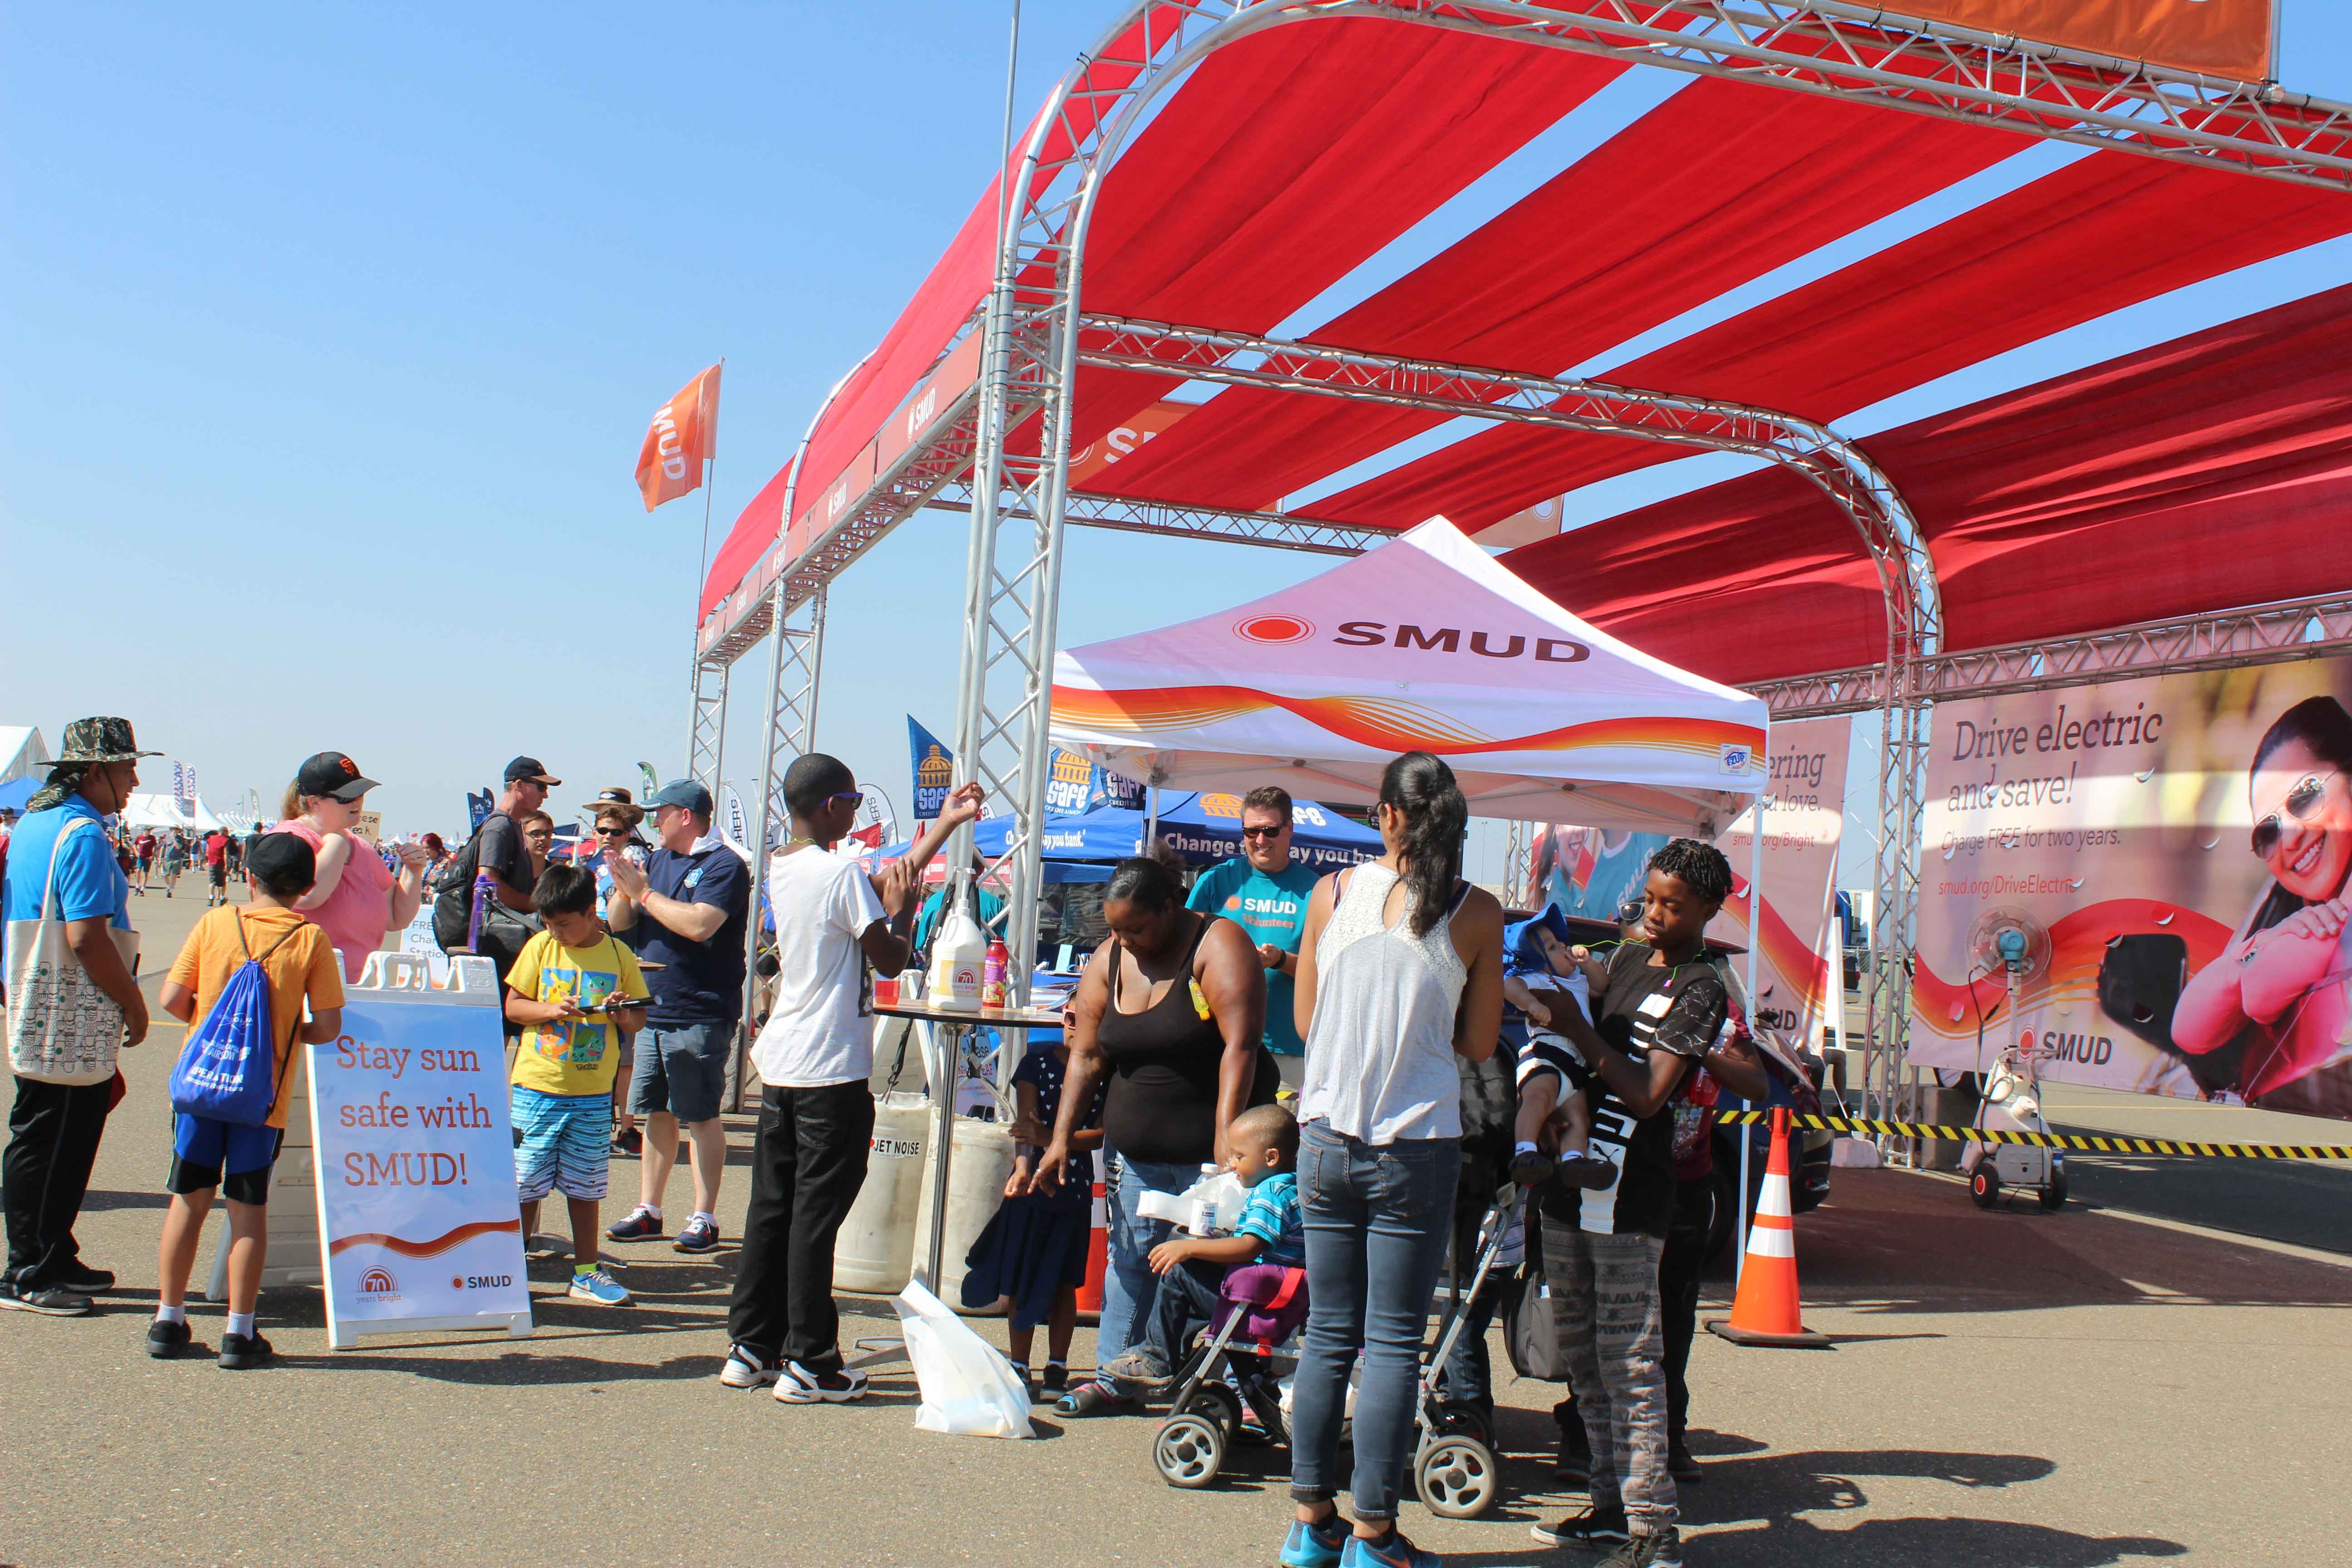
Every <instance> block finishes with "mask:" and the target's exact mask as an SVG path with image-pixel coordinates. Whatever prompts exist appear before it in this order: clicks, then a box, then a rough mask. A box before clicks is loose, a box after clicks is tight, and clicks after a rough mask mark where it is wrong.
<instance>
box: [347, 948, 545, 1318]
mask: <svg viewBox="0 0 2352 1568" xmlns="http://www.w3.org/2000/svg"><path fill="white" fill-rule="evenodd" d="M500 1016H501V1013H500V1008H499V982H498V974H497V972H496V971H495V970H494V969H492V967H491V965H490V961H489V960H488V959H487V958H477V957H474V956H472V955H470V954H467V955H463V956H459V957H457V958H454V959H452V960H451V961H450V984H449V985H448V987H447V988H446V989H441V990H436V989H435V988H433V986H432V984H431V983H430V980H429V978H428V976H427V973H426V970H425V965H424V964H423V963H421V962H419V961H418V960H417V959H415V958H414V957H412V956H410V955H409V954H406V953H400V952H377V953H373V954H371V955H369V958H368V963H367V968H366V969H365V970H364V971H363V972H362V974H361V976H360V980H359V983H358V984H354V985H352V986H349V987H347V988H346V989H345V992H344V997H343V1027H342V1033H341V1035H340V1036H339V1037H337V1038H335V1039H333V1040H331V1041H329V1042H328V1043H326V1044H324V1045H315V1046H312V1047H310V1145H311V1152H312V1161H313V1163H314V1165H315V1167H316V1169H317V1171H318V1193H319V1206H318V1215H319V1231H318V1236H319V1243H318V1245H319V1256H320V1258H321V1259H322V1260H323V1262H324V1273H325V1284H326V1294H327V1342H328V1343H329V1344H331V1345H332V1346H334V1347H335V1348H336V1349H338V1350H342V1349H346V1348H348V1347H350V1346H351V1345H353V1344H355V1343H357V1342H358V1339H359V1336H360V1335H362V1334H390V1333H412V1332H416V1331H424V1330H440V1329H504V1330H506V1331H508V1332H509V1334H511V1335H513V1336H515V1337H516V1338H523V1337H526V1336H528V1335H529V1334H530V1331H531V1323H530V1286H529V1284H528V1282H527V1281H526V1279H525V1278H524V1275H523V1249H522V1248H523V1238H522V1211H521V1206H520V1204H519V1203H518V1202H517V1201H516V1197H515V1181H514V1133H513V1130H512V1123H511V1121H510V1120H509V1116H508V1110H507V1085H506V1036H505V1030H504V1028H503V1026H502V1025H501V1024H500V1022H499V1020H500Z"/></svg>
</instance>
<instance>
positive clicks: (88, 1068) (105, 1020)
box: [8, 817, 139, 1088]
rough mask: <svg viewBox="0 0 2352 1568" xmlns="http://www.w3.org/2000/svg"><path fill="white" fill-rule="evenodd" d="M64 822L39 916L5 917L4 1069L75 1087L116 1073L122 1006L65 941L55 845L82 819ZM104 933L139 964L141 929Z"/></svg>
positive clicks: (131, 965) (84, 823)
mask: <svg viewBox="0 0 2352 1568" xmlns="http://www.w3.org/2000/svg"><path fill="white" fill-rule="evenodd" d="M96 826H98V825H97V824H96V823H94V822H92V821H90V820H89V818H88V817H81V818H79V819H77V820H76V821H74V822H72V823H69V824H68V825H67V826H66V829H65V831H64V832H62V833H60V834H58V837H57V842H56V843H55V844H54V845H52V846H51V847H50V848H49V868H48V874H47V880H46V881H45V882H44V883H43V884H42V888H41V918H40V919H38V920H35V921H9V922H8V1070H9V1071H11V1072H13V1073H15V1074H16V1076H17V1077H18V1078H29V1079H34V1080H35V1081H36V1082H39V1083H61V1084H67V1085H69V1086H72V1087H75V1088H79V1087H81V1086H83V1085H86V1084H93V1083H105V1082H107V1081H108V1080H109V1079H112V1078H113V1077H114V1064H115V1058H116V1057H117V1056H118V1055H119V1054H120V1053H121V1049H122V1009H121V1007H118V1006H116V1005H115V1003H114V998H113V997H111V996H109V995H108V994H106V993H105V992H103V991H101V990H100V989H99V988H98V985H97V984H96V983H95V982H93V981H92V980H91V979H90V977H89V972H88V971H87V970H85V969H83V968H82V966H81V960H79V959H78V958H76V957H75V956H74V952H73V947H72V945H71V944H70V943H68V942H67V941H66V922H65V921H62V920H60V919H58V913H57V906H58V850H60V849H63V848H64V847H65V845H66V840H67V839H68V838H70V837H73V836H74V835H75V834H77V833H79V832H80V831H81V830H82V829H83V828H85V827H90V828H94V827H96ZM106 934H107V935H109V936H110V937H112V938H113V939H114V945H115V947H116V948H118V949H119V950H120V951H121V953H122V962H123V964H124V966H125V967H126V968H128V969H130V970H131V973H134V974H135V973H138V969H139V933H138V932H136V931H124V930H122V929H121V927H119V926H113V925H110V926H108V927H107V928H106Z"/></svg>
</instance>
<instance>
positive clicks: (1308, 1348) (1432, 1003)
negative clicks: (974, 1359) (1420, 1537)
mask: <svg viewBox="0 0 2352 1568" xmlns="http://www.w3.org/2000/svg"><path fill="white" fill-rule="evenodd" d="M1376 820H1377V821H1378V823H1379V826H1380V830H1381V843H1382V844H1383V845H1384V846H1385V847H1386V849H1387V853H1386V854H1384V855H1382V856H1381V858H1379V859H1378V860H1372V861H1367V862H1366V863H1365V864H1363V865H1361V866H1357V867H1354V868H1350V869H1349V870H1347V871H1344V872H1341V873H1340V874H1339V876H1338V877H1336V878H1330V877H1327V878H1325V879H1323V881H1322V882H1320V883H1319V884H1318V885H1317V887H1316V889H1315V896H1314V899H1313V901H1312V902H1311V903H1309V905H1308V906H1307V930H1306V932H1305V934H1304V937H1303V939H1302V941H1301V942H1300V944H1299V949H1300V962H1299V966H1298V987H1297V1021H1298V1032H1299V1033H1300V1034H1301V1035H1302V1036H1304V1037H1305V1038H1306V1041H1307V1062H1306V1082H1305V1084H1304V1085H1303V1087H1302V1088H1301V1089H1300V1090H1299V1096H1298V1120H1299V1123H1300V1127H1299V1139H1298V1197H1299V1203H1300V1206H1301V1207H1302V1208H1303V1209H1304V1211H1305V1214H1306V1220H1307V1300H1308V1301H1309V1303H1310V1306H1309V1308H1308V1316H1307V1335H1306V1343H1305V1346H1304V1348H1303V1350H1302V1351H1301V1352H1300V1356H1299V1363H1298V1376H1297V1382H1296V1383H1295V1384H1293V1405H1294V1411H1293V1420H1292V1423H1291V1426H1292V1432H1291V1483H1290V1495H1291V1499H1292V1500H1293V1501H1294V1502H1295V1503H1296V1504H1297V1522H1296V1523H1294V1524H1293V1525H1292V1527H1291V1533H1290V1539H1289V1540H1288V1541H1287V1542H1286V1543H1285V1546H1284V1552H1283V1557H1282V1560H1283V1561H1284V1562H1286V1563H1292V1562H1297V1563H1312V1562H1322V1563H1336V1562H1337V1561H1338V1560H1339V1552H1340V1550H1341V1548H1342V1546H1343V1544H1344V1535H1345V1529H1344V1526H1343V1524H1342V1521H1340V1520H1339V1515H1338V1512H1337V1508H1336V1505H1335V1504H1334V1502H1333V1501H1332V1498H1333V1494H1334V1492H1335V1491H1336V1490H1337V1489H1338V1479H1339V1478H1338V1474H1337V1472H1338V1468H1339V1463H1338V1461H1339V1425H1340V1417H1341V1415H1342V1405H1343V1402H1344V1401H1345V1398H1346V1395H1347V1387H1348V1372H1349V1367H1350V1365H1351V1364H1352V1363H1354V1361H1355V1358H1356V1352H1357V1350H1358V1349H1359V1348H1361V1349H1363V1350H1364V1352H1366V1353H1365V1362H1364V1373H1363V1378H1362V1380H1361V1383H1360V1386H1359V1387H1358V1389H1357V1393H1356V1420H1355V1450H1356V1458H1355V1473H1354V1475H1353V1477H1352V1478H1351V1479H1350V1481H1349V1492H1350V1494H1351V1500H1352V1503H1353V1507H1352V1510H1351V1511H1352V1512H1353V1513H1354V1515H1355V1519H1356V1529H1355V1533H1356V1534H1357V1536H1358V1537H1359V1538H1360V1539H1359V1542H1358V1543H1357V1545H1356V1548H1355V1551H1354V1553H1353V1559H1354V1561H1356V1562H1359V1563H1363V1564H1366V1565H1367V1568H1370V1565H1371V1564H1375V1563H1377V1564H1381V1568H1423V1565H1426V1564H1434V1563H1436V1562H1437V1559H1436V1558H1435V1557H1434V1556H1433V1554H1431V1553H1429V1552H1423V1551H1422V1550H1421V1549H1420V1548H1418V1547H1416V1546H1414V1545H1412V1542H1408V1541H1406V1540H1405V1539H1404V1538H1403V1537H1402V1536H1401V1535H1398V1534H1397V1533H1396V1505H1397V1494H1398V1491H1399V1490H1400V1489H1401V1488H1402V1483H1403V1479H1404V1467H1405V1461H1406V1458H1408V1457H1409V1455H1410V1454H1411V1452H1412V1432H1413V1391H1414V1388H1415V1385H1416V1384H1417V1382H1418V1378H1419V1371H1420V1354H1421V1342H1422V1333H1423V1328H1424V1327H1425V1325H1426V1324H1427V1321H1428V1316H1429V1303H1430V1298H1431V1296H1432V1295H1433V1293H1434V1291H1435V1290H1436V1288H1437V1273H1438V1269H1439V1267H1440V1266H1441V1265H1442V1264H1443V1263H1444V1258H1445V1242H1446V1236H1447V1232H1448V1231H1449V1229H1450V1228H1451V1226H1452V1222H1453V1215H1454V1179H1455V1177H1456V1175H1457V1174H1458V1173H1460V1169H1461V1163H1462V1149H1461V1142H1460V1140H1461V1136H1462V1117H1461V1088H1460V1085H1461V1078H1460V1075H1459V1073H1458V1072H1457V1071H1456V1069H1455V1068H1454V1057H1455V1055H1456V1054H1457V1053H1458V1054H1460V1055H1462V1056H1465V1057H1467V1058H1470V1059H1471V1060H1472V1061H1484V1060H1486V1058H1488V1057H1489V1056H1491V1055H1493V1054H1494V1050H1495V1046H1496V1039H1497V1037H1498V1035H1499V1032H1500V1029H1501V1026H1502V1018H1503V970H1502V961H1503V910H1502V907H1501V906H1500V905H1499V904H1497V903H1496V901H1495V898H1494V895H1492V894H1490V893H1487V892H1484V891H1482V890H1480V889H1475V888H1472V887H1470V886H1468V885H1467V884H1465V883H1464V882H1463V881H1462V880H1461V868H1462V836H1463V833H1464V831H1465V828H1466V827H1467V826H1468V820H1469V806H1468V804H1467V803H1466V802H1465V800H1464V799H1463V797H1462V791H1461V789H1460V788H1459V787H1458V786H1457V785H1456V784H1454V772H1453V770H1452V769H1451V768H1448V767H1447V766H1446V765H1445V764H1444V763H1442V762H1440V761H1439V760H1438V759H1437V758H1435V757H1433V756H1431V755H1430V754H1429V753H1428V752H1407V753H1406V754H1405V755H1403V756H1401V757H1399V758H1397V759H1396V760H1395V761H1393V762H1391V763H1389V765H1388V769H1387V771H1386V772H1385V773H1382V775H1381V798H1380V805H1379V806H1378V807H1377V808H1376Z"/></svg>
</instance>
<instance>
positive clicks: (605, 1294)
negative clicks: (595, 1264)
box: [567, 1268, 629, 1307]
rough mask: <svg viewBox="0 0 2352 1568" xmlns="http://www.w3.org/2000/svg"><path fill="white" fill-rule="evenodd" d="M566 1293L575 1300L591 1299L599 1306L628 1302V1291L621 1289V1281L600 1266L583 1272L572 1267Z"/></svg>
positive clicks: (622, 1305)
mask: <svg viewBox="0 0 2352 1568" xmlns="http://www.w3.org/2000/svg"><path fill="white" fill-rule="evenodd" d="M567 1294H568V1295H570V1296H571V1298H572V1300H575V1301H593V1302H594V1303H596V1305H598V1306H600V1307H625V1306H627V1305H628V1304H629V1293H628V1292H627V1291H626V1290H624V1289H621V1282H620V1281H619V1280H617V1279H614V1278H613V1277H612V1276H611V1275H610V1274H607V1273H605V1272H604V1270H603V1269H601V1268H592V1269H590V1270H589V1271H588V1272H587V1273H585V1274H583V1273H581V1272H580V1271H579V1270H577V1269H574V1270H573V1271H572V1289H571V1290H570V1291H568V1292H567Z"/></svg>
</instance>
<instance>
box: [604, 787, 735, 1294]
mask: <svg viewBox="0 0 2352 1568" xmlns="http://www.w3.org/2000/svg"><path fill="white" fill-rule="evenodd" d="M645 804H646V809H648V810H650V811H651V812H652V813H653V826H654V837H655V838H656V840H657V841H658V842H659V844H660V846H661V847H659V848H658V849H656V850H655V851H654V852H653V854H652V855H651V856H650V857H649V858H647V860H646V865H645V867H644V868H643V869H642V870H641V869H639V868H637V867H635V866H633V865H631V864H630V863H629V861H628V858H626V857H625V856H619V855H614V856H608V857H607V859H608V861H609V862H610V866H611V870H612V873H613V896H612V899H611V900H610V902H609V903H608V904H607V906H606V914H605V919H606V922H607V923H608V924H610V925H611V926H612V928H613V929H614V931H628V930H630V929H632V928H633V927H635V926H636V925H638V924H639V922H640V921H643V922H644V926H645V929H644V931H642V932H641V933H640V940H639V941H638V942H637V957H638V959H639V961H640V962H641V963H644V964H645V965H646V988H647V989H648V990H650V991H651V992H652V993H653V998H654V999H653V1005H652V1006H651V1007H650V1008H648V1009H647V1010H646V1027H645V1031H644V1032H643V1033H642V1034H640V1035H638V1037H637V1039H636V1064H635V1070H634V1071H633V1072H632V1073H631V1075H630V1079H629V1110H630V1111H631V1112H632V1113H633V1114H635V1115H636V1116H639V1117H642V1118H644V1120H645V1157H644V1162H643V1163H642V1164H641V1165H640V1166H639V1168H638V1187H637V1206H636V1209H635V1212H634V1213H632V1214H631V1215H629V1217H628V1218H626V1219H625V1220H623V1221H621V1222H620V1223H619V1224H618V1225H615V1226H613V1227H612V1228H611V1229H609V1230H607V1231H606V1232H605V1233H604V1234H605V1235H607V1236H609V1237H612V1238H613V1239H614V1241H647V1240H651V1239H652V1238H653V1237H657V1236H659V1235H661V1233H662V1212H661V1201H662V1191H663V1189H664V1188H666V1187H667V1186H668V1184H669V1173H670V1170H671V1168H672V1167H673V1166H675V1165H676V1164H677V1132H678V1129H679V1128H680V1127H684V1128H685V1129H686V1135H687V1137H688V1139H690V1140H691V1141H692V1142H693V1156H694V1217H693V1218H692V1219H690V1220H688V1222H687V1224H686V1226H685V1228H684V1229H682V1230H681V1231H679V1232H678V1237H677V1241H676V1242H674V1243H672V1244H671V1245H672V1246H673V1247H675V1248H676V1249H677V1251H679V1252H710V1251H713V1250H715V1249H716V1248H717V1247H718V1246H719V1218H718V1210H719V1175H720V1173H723V1172H724V1171H725V1170H726V1168H727V1133H726V1130H725V1129H724V1128H723V1127H722V1126H721V1125H720V1124H719V1100H720V1098H721V1097H722V1096H723V1095H724V1094H725V1093H726V1091H727V1063H728V1058H729V1056H730V1053H731V1051H732V1049H733V1046H734V1041H735V1026H736V1024H737V1022H738V1021H739V1020H740V1017H741V1016H742V1013H743V941H744V931H745V921H748V920H749V919H750V916H751V873H750V870H749V868H746V867H745V866H744V864H743V861H742V859H741V858H740V857H739V856H738V855H737V854H736V853H735V851H734V850H732V849H730V848H729V847H727V846H726V845H725V844H724V843H723V842H722V841H721V840H720V839H719V837H718V836H717V835H716V834H714V833H712V832H711V831H710V792H709V790H707V789H705V788H703V787H702V786H701V785H700V784H697V783H695V782H694V781H693V780H692V779H673V780H671V781H670V782H669V783H668V784H664V785H662V787H661V788H660V789H659V790H657V791H656V792H655V793H654V795H653V796H652V797H651V798H650V799H648V800H647V801H646V803H645ZM656 964H658V965H660V966H661V967H659V968H656V967H654V966H655V965H656Z"/></svg>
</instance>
